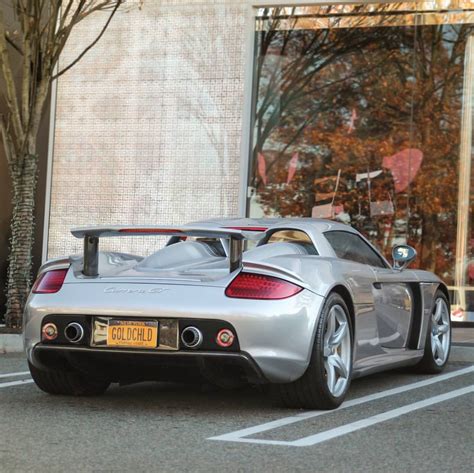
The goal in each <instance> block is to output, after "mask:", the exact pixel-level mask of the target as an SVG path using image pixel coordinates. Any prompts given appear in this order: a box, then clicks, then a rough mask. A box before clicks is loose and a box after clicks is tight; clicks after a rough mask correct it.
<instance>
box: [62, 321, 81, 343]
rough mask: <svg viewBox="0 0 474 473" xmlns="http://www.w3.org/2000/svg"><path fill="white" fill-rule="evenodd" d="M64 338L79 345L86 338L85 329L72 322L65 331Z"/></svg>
mask: <svg viewBox="0 0 474 473" xmlns="http://www.w3.org/2000/svg"><path fill="white" fill-rule="evenodd" d="M64 336H65V337H66V338H67V339H68V340H69V341H70V342H71V343H79V342H80V341H81V340H82V339H83V338H84V329H83V328H82V325H81V324H78V323H77V322H71V323H70V324H68V325H67V326H66V328H65V329H64Z"/></svg>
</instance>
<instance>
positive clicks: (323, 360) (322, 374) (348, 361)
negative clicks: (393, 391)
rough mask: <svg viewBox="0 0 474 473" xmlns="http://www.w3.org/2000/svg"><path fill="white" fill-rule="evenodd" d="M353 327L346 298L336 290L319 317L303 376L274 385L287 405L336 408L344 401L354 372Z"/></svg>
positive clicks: (308, 407) (277, 393)
mask: <svg viewBox="0 0 474 473" xmlns="http://www.w3.org/2000/svg"><path fill="white" fill-rule="evenodd" d="M352 345H353V336H352V327H351V319H350V316H349V310H348V308H347V305H346V303H345V302H344V299H343V298H342V297H341V296H340V295H339V294H336V293H332V294H330V295H329V297H328V298H327V300H326V303H325V305H324V308H323V310H322V312H321V316H320V317H319V321H318V326H317V329H316V336H315V339H314V343H313V350H312V353H311V359H310V363H309V366H308V368H307V369H306V372H305V373H304V374H303V376H302V377H301V378H299V379H297V380H296V381H294V382H292V383H287V384H277V385H273V391H274V393H275V395H276V396H277V398H278V399H279V401H280V402H281V403H283V404H284V405H285V406H287V407H292V408H302V409H335V408H336V407H339V406H340V405H341V403H342V401H344V398H345V396H346V393H347V391H348V389H349V386H350V382H351V376H352Z"/></svg>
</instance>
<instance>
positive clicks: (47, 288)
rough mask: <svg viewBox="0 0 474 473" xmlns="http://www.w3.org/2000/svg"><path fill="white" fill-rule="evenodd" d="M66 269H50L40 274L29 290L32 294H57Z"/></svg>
mask: <svg viewBox="0 0 474 473" xmlns="http://www.w3.org/2000/svg"><path fill="white" fill-rule="evenodd" d="M67 271H68V268H64V269H52V270H51V271H46V272H45V273H43V274H41V276H40V277H39V278H38V279H37V280H36V282H35V283H34V285H33V289H32V290H31V291H32V292H33V294H54V293H55V292H58V291H59V290H60V289H61V287H62V285H63V282H64V278H65V277H66V274H67Z"/></svg>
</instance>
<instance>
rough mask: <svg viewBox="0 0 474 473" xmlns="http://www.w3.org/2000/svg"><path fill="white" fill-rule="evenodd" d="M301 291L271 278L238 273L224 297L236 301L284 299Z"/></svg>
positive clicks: (288, 283) (291, 284)
mask: <svg viewBox="0 0 474 473" xmlns="http://www.w3.org/2000/svg"><path fill="white" fill-rule="evenodd" d="M302 290H303V288H302V287H300V286H297V285H296V284H293V283H291V282H288V281H284V280H283V279H279V278H275V277H273V276H265V275H263V274H252V273H240V274H239V275H238V276H237V277H236V278H235V279H234V280H233V281H232V282H231V283H230V285H229V286H228V287H227V289H226V290H225V295H226V296H227V297H235V298H238V299H286V298H287V297H291V296H294V295H295V294H298V292H301V291H302Z"/></svg>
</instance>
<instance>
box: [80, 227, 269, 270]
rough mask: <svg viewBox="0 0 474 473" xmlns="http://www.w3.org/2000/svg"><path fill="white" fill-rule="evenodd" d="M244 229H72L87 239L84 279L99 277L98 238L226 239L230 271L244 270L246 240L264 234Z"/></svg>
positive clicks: (85, 244)
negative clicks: (155, 236) (241, 268)
mask: <svg viewBox="0 0 474 473" xmlns="http://www.w3.org/2000/svg"><path fill="white" fill-rule="evenodd" d="M262 230H263V229H259V230H258V231H256V230H254V229H252V230H242V229H234V228H225V227H224V228H222V227H211V226H209V227H206V226H200V227H198V226H191V225H190V226H185V227H168V226H146V227H138V226H126V227H122V226H107V227H83V228H73V229H72V230H71V233H72V234H73V235H74V236H75V237H76V238H83V239H84V264H83V269H82V272H83V274H84V275H85V276H92V277H95V276H98V274H99V239H100V238H103V237H119V236H148V235H161V236H170V237H171V236H178V237H188V236H192V237H203V238H225V239H228V240H229V270H230V272H233V271H235V270H236V269H238V268H240V267H242V252H243V244H242V243H243V240H260V239H261V238H262V237H263V236H264V235H265V232H264V231H262Z"/></svg>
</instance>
